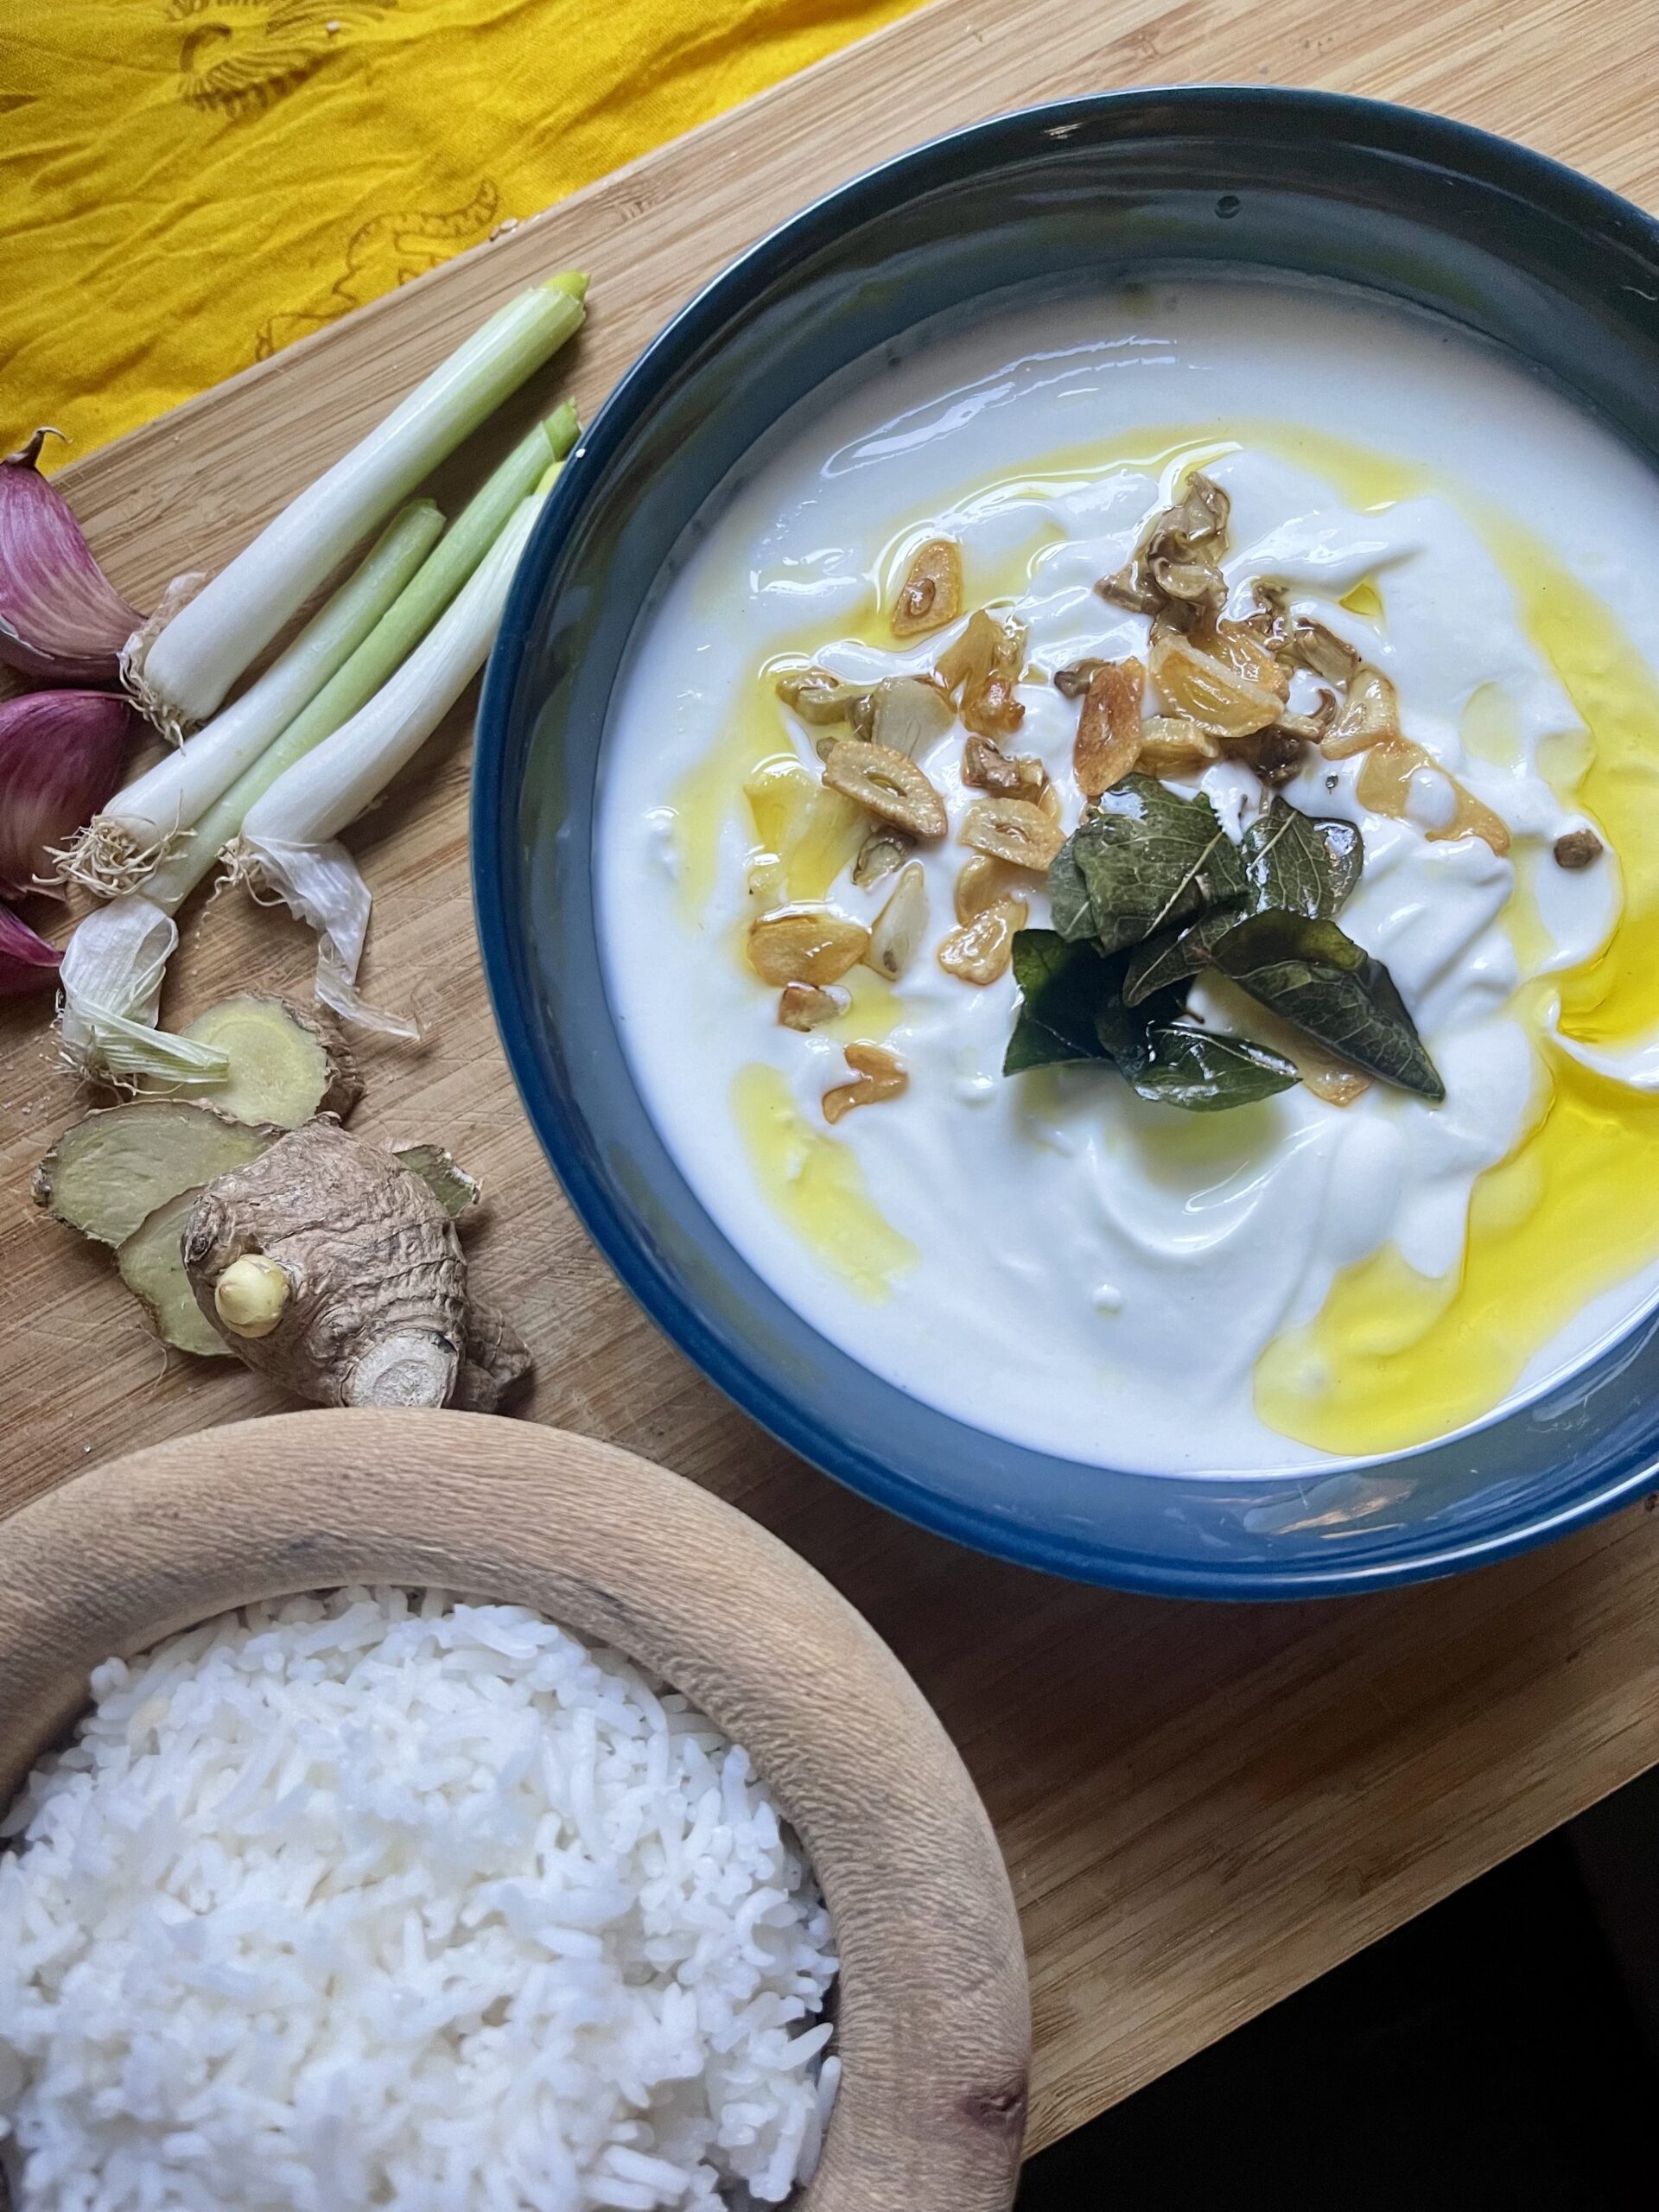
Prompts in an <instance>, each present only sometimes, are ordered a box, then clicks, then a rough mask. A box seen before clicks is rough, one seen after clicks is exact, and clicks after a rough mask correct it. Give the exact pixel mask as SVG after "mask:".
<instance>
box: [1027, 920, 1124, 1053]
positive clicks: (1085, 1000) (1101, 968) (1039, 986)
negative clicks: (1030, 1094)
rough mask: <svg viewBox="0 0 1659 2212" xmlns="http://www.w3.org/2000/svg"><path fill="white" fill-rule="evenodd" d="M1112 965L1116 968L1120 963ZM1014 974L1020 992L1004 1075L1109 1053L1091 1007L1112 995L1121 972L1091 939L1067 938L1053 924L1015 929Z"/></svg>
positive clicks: (1094, 1007) (1094, 1008)
mask: <svg viewBox="0 0 1659 2212" xmlns="http://www.w3.org/2000/svg"><path fill="white" fill-rule="evenodd" d="M1117 966H1118V968H1119V969H1120V970H1121V967H1122V963H1117ZM1014 981H1015V982H1017V983H1018V984H1019V986H1020V992H1021V994H1022V998H1021V1003H1020V1014H1019V1019H1018V1020H1016V1021H1015V1023H1014V1034H1013V1036H1012V1037H1010V1038H1009V1039H1008V1049H1007V1053H1006V1054H1005V1055H1004V1057H1003V1061H1002V1072H1003V1074H1004V1075H1020V1074H1022V1073H1023V1072H1024V1071H1025V1070H1026V1069H1027V1068H1042V1067H1055V1066H1058V1065H1062V1064H1063V1063H1065V1061H1068V1060H1104V1059H1107V1058H1110V1055H1109V1053H1108V1052H1107V1050H1106V1047H1105V1046H1104V1045H1103V1043H1102V1042H1101V1039H1100V1038H1099V1035H1098V1034H1097V1033H1096V1028H1095V1010H1096V1007H1097V1006H1098V1005H1099V1004H1100V1003H1101V1002H1102V1001H1103V999H1108V998H1110V997H1112V996H1114V995H1116V992H1117V989H1118V984H1119V982H1120V976H1118V975H1115V974H1113V973H1112V972H1111V968H1110V964H1109V963H1108V962H1107V961H1106V960H1105V959H1104V958H1103V956H1102V955H1101V954H1100V953H1098V952H1097V951H1096V950H1095V948H1094V946H1093V944H1090V943H1089V942H1088V941H1087V940H1086V939H1085V940H1084V942H1083V943H1081V944H1068V943H1067V942H1066V940H1065V938H1063V937H1062V936H1061V935H1060V934H1059V932H1058V931H1056V930H1018V931H1015V932H1014Z"/></svg>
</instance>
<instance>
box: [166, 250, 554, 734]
mask: <svg viewBox="0 0 1659 2212" xmlns="http://www.w3.org/2000/svg"><path fill="white" fill-rule="evenodd" d="M587 289H588V280H587V278H586V277H584V276H582V275H581V274H580V273H579V272H577V271H568V272H566V273H565V274H563V275H561V276H557V277H550V278H549V279H548V280H547V281H546V283H541V284H537V285H535V286H533V287H532V288H531V289H530V290H529V291H527V292H524V293H521V294H520V295H519V296H518V298H517V299H515V300H511V301H509V302H508V303H507V305H506V306H505V307H504V308H501V309H500V310H499V313H497V314H495V315H492V316H491V317H490V319H489V321H487V322H486V323H485V324H484V325H483V326H482V327H481V328H480V329H478V330H476V331H474V334H473V335H472V336H471V337H470V338H469V339H468V340H467V342H466V343H465V345H463V346H461V348H460V349H459V350H458V351H457V352H456V353H453V354H451V355H450V357H449V359H448V360H447V361H445V362H444V363H443V364H442V366H440V367H439V368H437V369H435V371H434V372H433V373H432V374H431V375H430V376H429V377H428V378H426V379H425V380H424V382H423V383H422V384H420V385H416V388H415V390H414V391H412V392H410V395H409V397H407V398H406V399H405V400H404V402H403V403H402V404H401V405H399V406H397V407H396V408H394V409H393V410H392V412H391V414H390V415H389V416H387V417H386V419H385V422H383V423H380V425H379V426H378V429H375V430H373V431H372V432H371V433H370V435H368V436H367V437H366V438H365V439H364V440H363V441H362V442H361V443H360V444H359V445H357V446H355V447H353V449H352V451H351V452H350V453H348V454H346V455H345V456H344V458H343V459H341V460H340V461H336V462H335V464H334V467H332V468H330V469H328V470H327V471H326V472H325V473H324V474H322V475H321V476H320V477H318V479H317V480H316V481H315V483H314V484H312V485H311V486H309V487H308V489H307V490H305V491H303V492H302V493H301V494H300V495H299V497H298V499H296V500H295V501H294V502H293V504H292V505H290V506H289V507H287V508H285V509H284V511H283V512H282V513H281V514H280V515H278V516H277V518H276V520H275V521H274V522H272V523H270V524H268V525H267V527H266V528H265V529H264V530H263V531H261V532H260V534H259V535H258V537H256V538H255V539H254V541H253V543H252V544H251V545H250V546H248V547H246V548H245V550H243V551H242V552H240V553H238V555H237V556H236V557H235V559H234V560H232V561H231V562H230V563H227V565H226V567H225V568H223V569H220V571H219V574H218V575H216V576H215V577H213V580H212V582H209V583H207V584H206V585H204V587H203V588H202V589H201V590H200V592H199V593H198V594H196V596H195V597H194V599H193V600H191V601H189V603H188V605H187V606H185V607H181V609H180V611H179V612H178V613H176V614H175V616H174V617H173V619H172V620H171V621H170V622H168V624H167V626H165V628H163V629H162V631H161V632H159V634H158V635H156V636H155V637H154V638H146V637H145V636H144V635H143V633H142V632H141V633H140V635H139V637H138V638H137V639H134V641H133V643H132V644H131V645H130V647H129V649H128V653H127V656H126V658H125V661H124V673H125V675H126V677H127V681H128V683H129V686H130V689H131V690H132V691H133V693H134V695H135V696H136V697H137V700H138V702H139V704H140V705H141V706H143V708H144V709H145V711H146V712H147V713H148V714H149V715H150V716H151V717H152V719H153V720H155V721H156V722H157V723H158V724H159V725H160V726H161V727H162V728H164V729H167V730H168V731H170V732H175V733H176V732H178V731H180V730H181V729H183V728H187V727H188V726H190V725H193V724H194V723H197V722H200V721H203V720H204V719H205V718H206V716H207V715H210V714H212V713H213V709H215V708H216V707H217V706H218V705H219V702H220V701H221V700H222V699H223V698H224V696H225V695H226V692H227V691H228V690H230V688H231V686H232V683H234V682H235V681H236V679H237V677H238V676H239V675H240V674H241V673H242V671H243V670H244V669H245V668H246V667H247V666H248V664H249V663H250V662H251V660H252V659H253V658H254V657H255V655H256V654H257V653H258V652H261V651H262V649H263V648H264V646H266V645H269V644H270V640H271V639H272V638H274V637H275V636H276V634H277V632H278V631H279V630H280V629H281V628H282V626H283V624H284V623H285V622H286V621H287V620H289V617H290V616H291V615H293V614H294V613H296V611H297V610H298V609H299V608H300V607H302V606H303V605H304V603H305V601H307V600H308V599H309V598H310V596H311V594H312V593H313V592H315V590H317V589H318V588H319V587H320V586H321V584H322V583H323V582H324V581H325V580H326V579H327V576H328V575H330V574H331V573H332V572H333V570H334V569H335V568H336V567H337V566H338V565H339V563H340V562H341V561H342V560H344V559H345V557H346V555H347V554H348V553H349V552H350V551H351V550H352V548H353V546H354V545H356V544H358V543H360V541H361V540H362V539H363V538H364V537H365V536H366V535H367V534H368V532H369V531H372V530H373V529H374V528H375V526H376V525H377V524H378V523H379V522H380V521H381V520H382V519H383V518H385V516H386V515H387V514H389V513H390V512H391V509H392V508H393V507H394V506H396V505H397V502H398V501H399V500H400V499H406V498H407V497H408V495H409V493H410V492H412V491H413V490H414V489H415V487H416V485H417V484H418V483H419V482H420V481H421V480H422V478H423V477H424V476H425V475H426V474H428V473H429V470H431V469H432V468H434V467H436V465H437V463H438V462H439V461H442V459H443V458H444V457H445V455H446V454H449V453H452V452H453V451H454V448H455V447H456V446H458V445H459V444H460V443H461V440H462V439H463V438H465V437H466V436H467V435H468V433H469V432H471V431H473V430H474V429H477V427H478V425H479V424H480V423H481V422H483V420H484V418H485V417H486V416H487V415H489V414H491V413H492V412H493V410H495V409H496V408H497V407H498V406H499V404H501V402H502V401H503V400H504V399H505V398H506V397H507V396H508V394H509V393H510V392H512V391H517V389H518V386H519V385H521V384H523V383H524V379H525V378H526V377H528V376H530V375H531V374H532V373H533V372H534V371H535V370H537V368H539V367H540V366H541V365H542V364H543V362H544V361H546V360H548V359H550V357H551V356H552V355H553V354H554V353H556V352H557V351H558V349H559V347H560V346H563V344H564V343H565V342H566V340H569V339H570V338H572V337H574V336H575V333H576V331H577V330H578V329H579V328H580V327H581V326H582V316H583V308H582V300H583V297H584V296H585V294H586V292H587Z"/></svg>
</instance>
